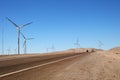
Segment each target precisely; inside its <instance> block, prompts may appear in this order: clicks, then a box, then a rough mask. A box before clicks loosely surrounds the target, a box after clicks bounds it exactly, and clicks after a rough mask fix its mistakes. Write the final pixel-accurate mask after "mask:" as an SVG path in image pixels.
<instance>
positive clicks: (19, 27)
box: [6, 18, 32, 54]
mask: <svg viewBox="0 0 120 80" xmlns="http://www.w3.org/2000/svg"><path fill="white" fill-rule="evenodd" d="M6 19H7V20H8V21H10V22H11V23H12V24H13V25H14V26H15V27H16V28H17V30H18V54H20V32H21V28H23V27H25V26H27V25H30V24H32V22H30V23H27V24H24V25H21V26H18V25H17V24H16V23H14V22H13V21H12V20H11V19H9V18H6Z"/></svg>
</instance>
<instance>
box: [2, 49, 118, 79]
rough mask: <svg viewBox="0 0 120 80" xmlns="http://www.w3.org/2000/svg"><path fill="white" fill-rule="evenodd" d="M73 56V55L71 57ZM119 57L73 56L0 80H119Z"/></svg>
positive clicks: (105, 53)
mask: <svg viewBox="0 0 120 80" xmlns="http://www.w3.org/2000/svg"><path fill="white" fill-rule="evenodd" d="M72 56H73V55H72ZM119 79H120V56H119V54H116V53H112V52H109V51H96V52H92V53H83V54H80V55H74V57H71V58H68V59H64V60H62V61H59V62H55V63H52V64H48V65H44V66H40V67H37V68H33V69H30V70H26V71H22V72H19V73H15V74H11V75H8V76H5V77H0V80H119Z"/></svg>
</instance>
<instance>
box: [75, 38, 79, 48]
mask: <svg viewBox="0 0 120 80" xmlns="http://www.w3.org/2000/svg"><path fill="white" fill-rule="evenodd" d="M74 45H76V47H77V48H79V47H80V43H79V39H77V41H76V43H74Z"/></svg>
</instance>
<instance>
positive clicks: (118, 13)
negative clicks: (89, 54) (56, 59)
mask: <svg viewBox="0 0 120 80" xmlns="http://www.w3.org/2000/svg"><path fill="white" fill-rule="evenodd" d="M5 17H9V18H10V19H11V20H13V21H14V22H15V23H16V24H18V25H21V24H25V23H28V22H31V21H33V24H31V25H29V26H26V27H24V28H23V29H22V30H21V31H22V32H23V34H24V35H25V36H26V37H28V38H31V37H32V38H35V39H34V40H31V41H28V44H27V46H28V47H27V49H28V52H31V53H36V52H46V48H49V47H51V46H52V44H54V46H55V48H56V50H65V49H69V48H75V47H76V46H75V45H74V43H75V42H76V39H77V38H79V41H80V46H81V47H82V48H85V47H93V48H98V44H99V43H98V40H100V41H101V42H102V43H104V46H102V48H103V49H110V48H112V47H115V46H119V45H120V35H119V34H120V31H119V30H120V0H1V1H0V32H1V31H2V27H4V31H5V32H4V39H5V47H4V48H5V52H6V53H7V51H6V50H7V49H11V52H12V53H13V52H15V51H14V49H15V48H17V30H16V29H15V27H14V26H13V25H12V24H11V23H10V22H9V21H7V20H6V19H5ZM1 37H2V35H1V33H0V44H2V43H1ZM23 41H24V39H23V38H22V36H21V52H23V51H22V50H23V46H22V45H23ZM1 49H2V48H1V46H0V52H1Z"/></svg>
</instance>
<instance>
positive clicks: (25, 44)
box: [21, 33, 34, 54]
mask: <svg viewBox="0 0 120 80" xmlns="http://www.w3.org/2000/svg"><path fill="white" fill-rule="evenodd" d="M21 35H22V36H23V38H24V43H23V47H24V54H27V40H32V39H34V38H26V37H25V36H24V35H23V33H21Z"/></svg>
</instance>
